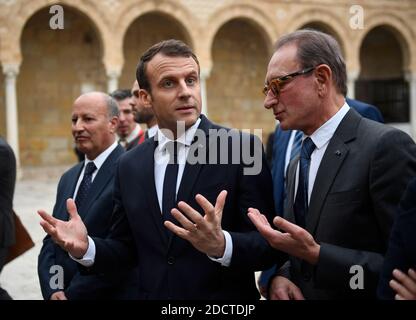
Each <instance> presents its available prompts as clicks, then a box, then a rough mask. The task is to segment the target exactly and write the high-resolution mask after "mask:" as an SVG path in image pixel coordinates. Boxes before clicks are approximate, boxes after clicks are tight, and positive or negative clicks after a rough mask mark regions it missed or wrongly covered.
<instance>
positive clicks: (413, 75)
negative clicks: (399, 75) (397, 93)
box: [404, 70, 416, 82]
mask: <svg viewBox="0 0 416 320" xmlns="http://www.w3.org/2000/svg"><path fill="white" fill-rule="evenodd" d="M404 78H405V79H406V81H409V82H413V81H416V70H408V71H406V72H405V74H404Z"/></svg>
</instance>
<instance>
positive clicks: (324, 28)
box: [300, 21, 345, 59]
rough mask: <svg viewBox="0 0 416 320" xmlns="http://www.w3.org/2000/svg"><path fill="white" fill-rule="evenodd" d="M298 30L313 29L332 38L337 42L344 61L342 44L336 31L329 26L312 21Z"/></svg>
mask: <svg viewBox="0 0 416 320" xmlns="http://www.w3.org/2000/svg"><path fill="white" fill-rule="evenodd" d="M300 29H314V30H318V31H321V32H323V33H326V34H329V35H331V36H333V37H334V38H335V40H337V41H338V43H339V46H340V47H341V53H342V55H343V56H344V59H345V50H344V43H343V42H342V40H341V38H340V36H339V35H338V34H337V33H336V31H335V30H334V29H333V28H332V27H331V26H329V25H328V24H326V23H323V22H319V21H313V22H309V23H307V24H305V25H303V26H302V27H300Z"/></svg>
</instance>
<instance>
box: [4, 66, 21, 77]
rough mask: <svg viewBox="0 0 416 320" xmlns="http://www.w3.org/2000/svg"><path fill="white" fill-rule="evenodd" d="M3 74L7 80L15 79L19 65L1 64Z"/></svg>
mask: <svg viewBox="0 0 416 320" xmlns="http://www.w3.org/2000/svg"><path fill="white" fill-rule="evenodd" d="M2 66H3V73H4V75H5V76H6V77H7V78H9V77H13V78H15V77H16V76H17V75H18V74H19V69H20V63H3V65H2Z"/></svg>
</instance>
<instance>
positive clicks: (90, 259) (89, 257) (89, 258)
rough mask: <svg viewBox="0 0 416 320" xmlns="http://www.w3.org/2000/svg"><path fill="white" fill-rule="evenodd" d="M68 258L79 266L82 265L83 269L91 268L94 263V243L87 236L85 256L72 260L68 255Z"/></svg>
mask: <svg viewBox="0 0 416 320" xmlns="http://www.w3.org/2000/svg"><path fill="white" fill-rule="evenodd" d="M68 254H69V257H70V258H71V259H72V260H74V261H76V262H78V263H79V264H81V265H83V266H84V267H91V266H92V265H93V264H94V261H95V243H94V240H92V239H91V237H90V236H88V249H87V252H86V253H85V255H84V256H83V257H82V258H81V259H77V258H74V257H73V256H72V255H71V254H70V253H68Z"/></svg>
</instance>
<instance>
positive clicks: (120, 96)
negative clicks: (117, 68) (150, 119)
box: [110, 89, 145, 151]
mask: <svg viewBox="0 0 416 320" xmlns="http://www.w3.org/2000/svg"><path fill="white" fill-rule="evenodd" d="M110 96H111V97H112V98H114V99H115V100H116V101H117V104H118V109H119V111H120V115H119V123H118V127H117V135H118V137H119V143H120V144H121V145H122V147H123V148H124V149H125V150H126V151H129V150H131V149H132V148H134V147H136V146H138V145H139V144H141V143H143V141H144V138H145V137H144V131H143V130H142V129H141V127H140V125H139V124H138V123H136V121H135V115H134V108H133V105H132V94H131V92H130V90H126V89H124V90H123V89H118V90H116V91H114V92H112V93H110Z"/></svg>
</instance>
